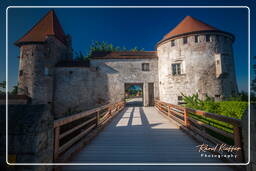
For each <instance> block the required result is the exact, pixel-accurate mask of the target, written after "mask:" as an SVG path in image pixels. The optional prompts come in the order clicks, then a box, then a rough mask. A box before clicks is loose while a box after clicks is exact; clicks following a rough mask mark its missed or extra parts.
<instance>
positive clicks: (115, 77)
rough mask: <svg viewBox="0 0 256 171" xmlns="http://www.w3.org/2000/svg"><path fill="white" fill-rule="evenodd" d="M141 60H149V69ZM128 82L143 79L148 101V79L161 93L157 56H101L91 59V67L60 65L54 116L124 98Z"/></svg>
mask: <svg viewBox="0 0 256 171" xmlns="http://www.w3.org/2000/svg"><path fill="white" fill-rule="evenodd" d="M142 63H149V64H150V71H142V69H141V65H142ZM125 83H143V84H144V87H143V89H144V91H145V93H144V99H145V100H144V105H148V100H147V99H148V88H147V86H148V83H154V86H155V90H154V91H155V92H154V93H155V97H158V78H157V59H108V60H103V59H102V60H91V67H90V68H88V67H57V68H56V69H55V83H54V84H55V92H54V113H55V118H61V117H63V116H67V115H70V114H73V113H77V112H79V111H82V110H87V109H91V108H94V107H97V106H101V105H103V104H107V103H115V102H118V101H121V100H124V96H125V95H124V92H125V90H124V89H125V86H124V84H125Z"/></svg>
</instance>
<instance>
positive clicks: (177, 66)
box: [172, 63, 181, 75]
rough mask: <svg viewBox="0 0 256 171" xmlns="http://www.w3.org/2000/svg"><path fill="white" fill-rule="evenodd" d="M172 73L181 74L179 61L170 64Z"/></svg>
mask: <svg viewBox="0 0 256 171" xmlns="http://www.w3.org/2000/svg"><path fill="white" fill-rule="evenodd" d="M172 75H181V67H180V63H179V64H172Z"/></svg>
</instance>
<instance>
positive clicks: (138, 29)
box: [0, 0, 255, 91]
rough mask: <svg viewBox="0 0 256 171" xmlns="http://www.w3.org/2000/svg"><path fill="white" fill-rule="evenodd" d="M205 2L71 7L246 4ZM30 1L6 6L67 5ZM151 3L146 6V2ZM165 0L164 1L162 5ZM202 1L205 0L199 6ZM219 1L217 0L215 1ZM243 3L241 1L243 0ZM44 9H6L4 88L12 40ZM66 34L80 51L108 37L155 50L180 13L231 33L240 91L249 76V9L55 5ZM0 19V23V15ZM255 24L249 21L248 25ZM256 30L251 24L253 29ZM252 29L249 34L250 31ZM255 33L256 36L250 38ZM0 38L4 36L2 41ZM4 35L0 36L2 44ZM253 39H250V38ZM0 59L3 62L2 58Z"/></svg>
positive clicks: (14, 63) (1, 51)
mask: <svg viewBox="0 0 256 171" xmlns="http://www.w3.org/2000/svg"><path fill="white" fill-rule="evenodd" d="M217 1H218V0H216V1H215V3H212V2H213V0H209V1H200V3H201V4H200V3H199V1H198V0H197V1H194V3H193V4H192V3H191V1H189V2H188V1H179V2H183V3H179V2H178V1H174V0H173V1H158V3H156V2H155V1H147V3H145V2H146V1H138V2H136V3H135V1H129V2H126V1H120V2H121V3H119V4H116V3H115V2H116V1H115V2H113V1H104V2H103V1H102V2H100V1H96V2H97V3H95V1H94V2H90V1H87V3H86V4H85V3H82V2H81V1H74V3H73V4H72V5H164V4H165V5H191V4H192V5H250V3H248V2H247V4H242V3H240V1H236V0H234V1H233V3H231V1H225V0H224V1H222V3H217V4H216V2H217ZM61 2H62V3H56V1H55V2H54V1H52V2H47V1H44V3H42V2H41V3H39V2H37V3H35V2H32V1H26V2H25V1H22V2H21V1H19V2H18V1H14V2H13V1H12V3H13V4H10V3H9V4H8V3H6V4H4V5H2V6H1V8H2V9H4V8H5V7H6V6H8V5H70V4H69V3H67V2H66V1H61ZM148 2H150V4H149V3H148ZM166 2H168V3H166ZM202 2H204V3H203V4H202ZM219 2H220V1H219ZM245 2H246V1H245ZM254 9H255V5H254V4H251V12H252V13H253V14H252V15H253V16H252V18H253V17H254V15H255V14H254ZM48 10H49V9H45V8H44V9H31V8H30V9H10V10H9V16H8V22H9V25H8V26H9V29H8V31H9V34H8V36H9V42H8V48H9V56H8V59H9V84H10V85H9V86H10V87H11V86H13V85H15V84H16V80H17V73H18V58H17V56H19V49H18V47H16V46H15V45H14V44H13V43H14V42H15V41H16V40H17V39H19V38H20V37H21V36H23V35H24V34H25V33H26V32H27V31H28V30H29V29H30V28H31V27H32V26H33V25H34V24H35V23H36V22H37V21H38V20H39V19H40V18H41V17H42V16H43V15H45V13H47V11H48ZM55 11H56V14H57V16H58V18H59V20H60V23H61V24H62V26H63V28H64V31H65V33H67V34H70V35H71V36H72V39H73V40H72V41H73V49H74V50H75V51H82V52H83V53H84V54H86V53H87V50H88V48H89V46H90V44H91V42H92V41H93V40H99V41H107V42H109V43H113V44H114V45H117V46H125V47H127V48H132V47H134V46H138V47H139V48H144V50H150V51H151V50H155V45H156V43H157V42H158V41H159V40H161V39H162V37H163V36H164V35H165V34H166V33H168V32H169V31H170V30H171V29H172V28H173V27H175V26H176V25H177V24H178V23H179V22H180V21H181V20H182V19H183V18H184V17H185V16H187V15H191V16H193V17H195V18H198V19H199V20H202V21H204V22H206V23H208V24H210V25H213V26H215V27H217V28H219V29H221V30H223V31H227V32H230V33H232V34H234V35H235V37H236V40H235V42H234V46H233V48H234V56H235V64H236V66H235V67H236V75H237V82H238V86H239V89H240V90H245V91H246V90H247V86H248V83H247V80H248V79H247V78H248V67H247V64H248V52H247V49H248V43H247V42H248V36H247V35H248V27H247V26H248V10H247V9H246V8H243V9H239V8H236V9H217V8H215V9H209V8H208V9H194V8H189V9H188V8H187V9H174V8H171V9H153V8H150V9H140V8H134V9H60V8H58V9H55ZM0 19H1V20H0V21H1V23H4V22H5V20H4V19H5V18H4V16H1V18H0ZM251 24H252V25H253V26H254V24H255V23H254V22H253V19H252V23H251ZM254 28H255V27H254ZM0 31H1V35H4V33H5V29H4V27H1V28H0ZM254 34H255V33H253V35H254ZM252 37H255V36H252ZM2 38H3V39H2ZM3 41H4V36H1V42H3ZM252 41H253V42H255V39H252ZM253 54H254V55H255V48H254V47H253V46H252V56H253ZM4 58H5V47H4V46H1V47H0V59H1V63H0V69H1V72H0V81H1V80H5V72H4V70H5V59H4ZM2 61H3V62H2Z"/></svg>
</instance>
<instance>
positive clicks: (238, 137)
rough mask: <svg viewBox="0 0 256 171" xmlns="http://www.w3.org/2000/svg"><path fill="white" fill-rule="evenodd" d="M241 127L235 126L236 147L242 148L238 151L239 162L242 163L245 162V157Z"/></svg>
mask: <svg viewBox="0 0 256 171" xmlns="http://www.w3.org/2000/svg"><path fill="white" fill-rule="evenodd" d="M241 133H242V131H241V127H240V126H234V145H235V146H236V147H240V148H241V150H239V151H238V153H237V154H238V160H239V161H240V162H243V160H244V157H243V146H242V141H241V138H242V136H241Z"/></svg>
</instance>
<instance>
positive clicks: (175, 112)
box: [155, 100, 243, 161]
mask: <svg viewBox="0 0 256 171" xmlns="http://www.w3.org/2000/svg"><path fill="white" fill-rule="evenodd" d="M155 107H156V108H157V109H158V110H159V111H160V112H162V113H164V114H165V115H166V116H168V117H170V118H172V119H173V120H175V121H176V122H178V123H179V124H181V125H182V126H184V127H185V128H188V129H189V130H191V131H193V132H194V133H196V134H199V135H200V136H202V137H203V138H206V139H207V140H209V141H210V142H212V143H214V144H227V143H225V142H223V141H222V140H220V139H218V138H216V137H214V136H212V135H211V134H209V133H208V132H207V131H206V130H211V131H213V132H216V133H218V134H220V135H222V136H224V137H228V138H230V139H232V140H233V141H234V145H235V146H236V147H240V148H241V149H243V148H242V141H241V120H239V119H235V118H231V117H227V116H223V115H218V114H214V113H208V112H204V111H201V110H194V109H190V108H186V107H183V106H180V105H174V104H169V103H165V102H162V101H159V100H155ZM189 114H193V115H197V116H204V117H206V118H211V119H215V120H218V121H222V122H224V123H228V124H231V125H232V126H233V133H229V132H226V131H224V130H222V129H219V128H216V127H213V126H211V125H209V124H206V123H203V122H201V121H199V120H196V119H194V118H192V117H191V116H189ZM237 154H238V157H239V159H238V160H239V161H243V152H242V150H240V151H239V152H238V153H237Z"/></svg>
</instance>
